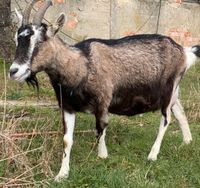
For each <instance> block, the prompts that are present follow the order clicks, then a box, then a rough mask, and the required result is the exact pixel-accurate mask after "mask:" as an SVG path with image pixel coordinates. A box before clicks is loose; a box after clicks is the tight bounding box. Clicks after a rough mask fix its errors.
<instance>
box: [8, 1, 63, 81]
mask: <svg viewBox="0 0 200 188" xmlns="http://www.w3.org/2000/svg"><path fill="white" fill-rule="evenodd" d="M37 1H38V0H32V1H31V3H29V4H28V6H27V7H26V9H25V10H24V13H23V15H21V14H20V13H19V12H18V11H16V14H17V16H18V18H19V20H20V22H19V28H18V31H17V32H16V35H15V40H16V52H15V58H14V61H13V63H12V65H11V67H10V72H9V74H10V78H11V79H14V80H17V81H19V82H23V81H25V80H26V81H28V82H33V81H34V78H35V76H34V73H33V72H32V71H31V66H32V62H33V59H34V56H36V54H37V50H38V48H39V46H40V45H41V44H42V43H43V42H45V41H47V40H48V39H49V38H51V37H54V36H55V34H56V33H57V32H58V31H59V29H60V28H61V27H62V26H63V24H64V21H65V16H64V14H61V15H60V17H59V18H58V19H57V21H56V23H55V24H54V25H51V26H48V25H46V24H44V23H42V20H43V17H44V14H45V12H46V10H47V9H48V8H49V7H50V6H51V5H52V1H51V0H47V1H45V2H44V4H43V6H42V7H41V8H40V9H39V11H38V12H37V13H36V14H35V16H34V17H33V21H32V23H30V22H29V18H30V13H31V10H32V8H33V6H34V4H35V3H36V2H37ZM31 84H33V83H31Z"/></svg>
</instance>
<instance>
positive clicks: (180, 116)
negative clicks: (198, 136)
mask: <svg viewBox="0 0 200 188" xmlns="http://www.w3.org/2000/svg"><path fill="white" fill-rule="evenodd" d="M172 112H173V114H174V116H175V118H176V119H177V120H178V122H179V125H180V128H181V131H182V134H183V142H184V143H186V144H189V143H190V142H191V141H192V135H191V132H190V128H189V125H188V121H187V118H186V116H185V112H184V110H183V107H182V105H181V103H180V101H179V100H178V99H177V100H176V101H175V103H174V105H173V106H172Z"/></svg>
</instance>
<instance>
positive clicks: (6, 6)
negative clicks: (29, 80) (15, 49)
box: [0, 0, 12, 61]
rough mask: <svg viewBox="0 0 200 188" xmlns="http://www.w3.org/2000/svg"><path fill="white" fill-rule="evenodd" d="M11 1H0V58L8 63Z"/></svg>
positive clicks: (10, 50) (10, 40) (10, 47)
mask: <svg viewBox="0 0 200 188" xmlns="http://www.w3.org/2000/svg"><path fill="white" fill-rule="evenodd" d="M10 1H11V0H0V58H4V59H5V60H6V61H9V60H10V58H11V52H12V38H11V37H12V35H11V27H10V26H11V18H10V15H11V8H10Z"/></svg>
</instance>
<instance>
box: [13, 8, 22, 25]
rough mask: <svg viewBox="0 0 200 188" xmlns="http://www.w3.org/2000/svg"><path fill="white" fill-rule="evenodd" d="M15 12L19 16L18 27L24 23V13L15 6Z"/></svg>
mask: <svg viewBox="0 0 200 188" xmlns="http://www.w3.org/2000/svg"><path fill="white" fill-rule="evenodd" d="M15 14H16V15H17V18H18V20H19V21H18V27H21V25H22V20H23V16H22V14H21V13H20V12H19V11H18V10H17V9H16V8H15Z"/></svg>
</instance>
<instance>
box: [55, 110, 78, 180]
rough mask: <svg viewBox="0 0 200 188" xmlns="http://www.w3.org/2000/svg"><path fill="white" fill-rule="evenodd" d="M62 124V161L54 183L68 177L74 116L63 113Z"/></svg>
mask: <svg viewBox="0 0 200 188" xmlns="http://www.w3.org/2000/svg"><path fill="white" fill-rule="evenodd" d="M63 124H64V130H65V133H64V138H63V141H64V153H63V159H62V165H61V168H60V171H59V173H58V175H57V176H56V177H55V180H56V181H59V180H61V179H62V178H64V177H68V174H69V160H70V152H71V148H72V144H73V132H74V125H75V114H70V113H68V112H64V113H63Z"/></svg>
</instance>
